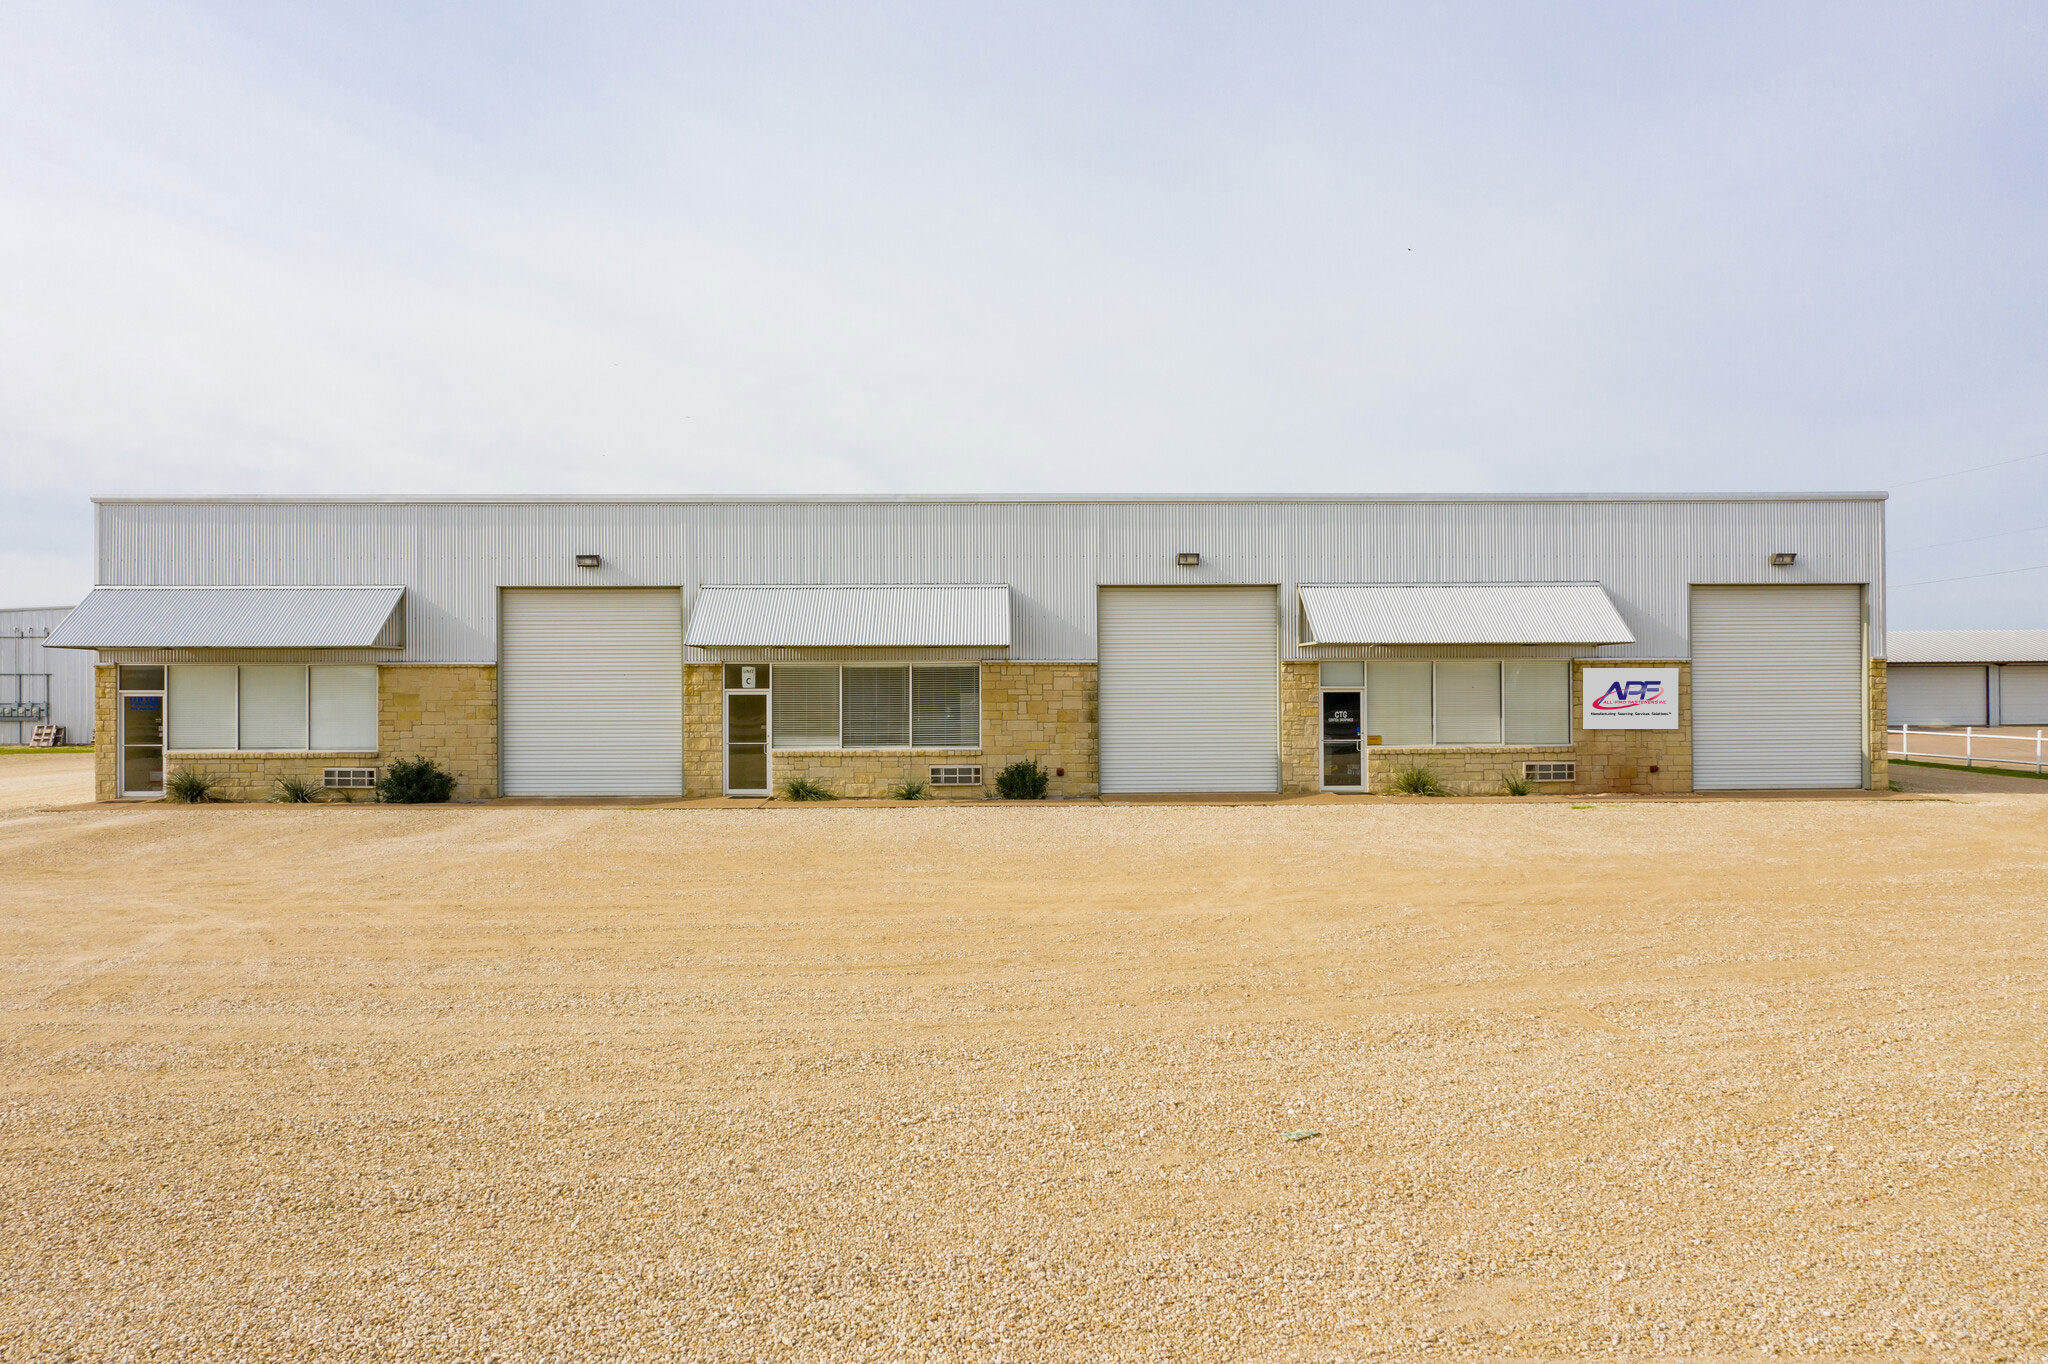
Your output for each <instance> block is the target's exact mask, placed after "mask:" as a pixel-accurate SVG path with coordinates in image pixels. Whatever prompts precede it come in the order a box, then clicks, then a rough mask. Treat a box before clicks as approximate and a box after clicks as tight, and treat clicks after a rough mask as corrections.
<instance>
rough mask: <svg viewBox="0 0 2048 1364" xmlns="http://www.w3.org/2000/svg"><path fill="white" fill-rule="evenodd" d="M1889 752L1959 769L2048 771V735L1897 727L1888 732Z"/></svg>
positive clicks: (1909, 726)
mask: <svg viewBox="0 0 2048 1364" xmlns="http://www.w3.org/2000/svg"><path fill="white" fill-rule="evenodd" d="M1885 750H1886V752H1887V753H1889V754H1890V755H1891V756H1892V757H1894V758H1910V759H1912V760H1913V761H1914V762H1929V763H1947V764H1951V765H1954V766H1957V767H1975V766H1977V764H1979V763H1982V764H1983V765H1984V766H1986V767H2031V768H2033V769H2034V770H2035V771H2036V772H2041V771H2044V770H2048V765H2044V764H2048V731H2044V730H2038V729H2037V730H2035V731H2034V732H2033V733H2032V734H2013V733H2010V732H2008V731H2004V730H1996V729H1977V728H1974V727H1970V726H1965V727H1964V728H1962V729H1915V728H1913V726H1911V725H1896V726H1894V727H1892V728H1891V729H1889V730H1887V731H1886V742H1885Z"/></svg>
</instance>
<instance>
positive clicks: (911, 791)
mask: <svg viewBox="0 0 2048 1364" xmlns="http://www.w3.org/2000/svg"><path fill="white" fill-rule="evenodd" d="M889 794H890V795H891V796H894V797H895V798H896V799H897V800H930V799H931V794H932V788H931V787H929V786H927V785H926V784H925V783H923V782H921V781H918V780H916V779H915V778H912V779H911V780H909V781H903V782H898V783H897V784H896V785H894V786H892V787H890V788H889Z"/></svg>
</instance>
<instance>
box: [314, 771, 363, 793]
mask: <svg viewBox="0 0 2048 1364" xmlns="http://www.w3.org/2000/svg"><path fill="white" fill-rule="evenodd" d="M320 784H321V785H322V786H331V787H338V788H340V789H342V790H348V791H366V790H368V789H369V788H371V787H373V786H375V785H376V784H377V769H376V768H374V767H328V768H323V769H321V772H320Z"/></svg>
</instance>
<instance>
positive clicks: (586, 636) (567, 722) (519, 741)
mask: <svg viewBox="0 0 2048 1364" xmlns="http://www.w3.org/2000/svg"><path fill="white" fill-rule="evenodd" d="M682 602H683V599H682V594H681V593H680V592H678V591H676V590H674V589H673V588H671V589H667V590H663V589H660V588H627V589H605V588H560V589H520V590H510V591H507V592H506V593H505V594H504V604H503V612H504V624H503V630H504V635H503V642H502V643H503V650H504V653H503V657H502V658H501V659H500V660H499V665H498V731H499V736H500V740H499V741H500V743H501V744H502V746H503V747H502V749H501V758H500V763H501V767H502V775H503V781H504V790H505V794H506V795H508V796H679V795H681V794H682V791H683V611H682Z"/></svg>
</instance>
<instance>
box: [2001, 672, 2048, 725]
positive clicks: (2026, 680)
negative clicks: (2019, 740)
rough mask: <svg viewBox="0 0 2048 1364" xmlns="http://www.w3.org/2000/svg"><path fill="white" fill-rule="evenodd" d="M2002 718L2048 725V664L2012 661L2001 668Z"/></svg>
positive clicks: (2004, 722)
mask: <svg viewBox="0 0 2048 1364" xmlns="http://www.w3.org/2000/svg"><path fill="white" fill-rule="evenodd" d="M1998 722H1999V723H2000V724H2002V725H2048V664H2043V663H2008V664H2006V665H2005V666H2004V667H2003V668H2000V669H1999V670H1998Z"/></svg>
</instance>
